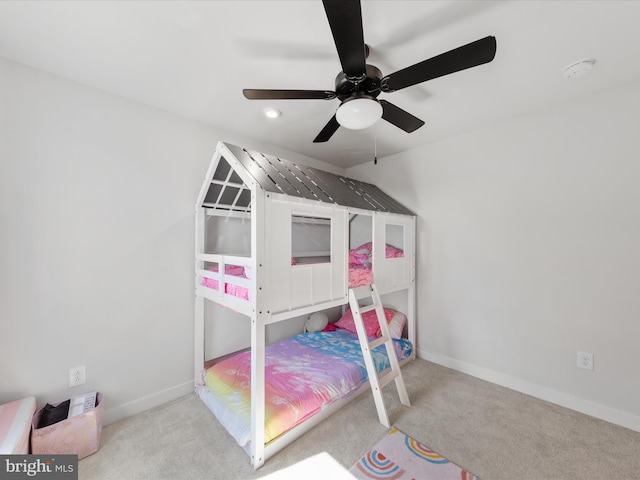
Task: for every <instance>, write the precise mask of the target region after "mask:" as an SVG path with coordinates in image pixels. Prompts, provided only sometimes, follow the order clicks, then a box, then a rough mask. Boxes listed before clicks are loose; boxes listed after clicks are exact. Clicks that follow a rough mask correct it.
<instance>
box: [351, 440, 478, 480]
mask: <svg viewBox="0 0 640 480" xmlns="http://www.w3.org/2000/svg"><path fill="white" fill-rule="evenodd" d="M349 471H350V472H351V474H352V475H353V476H355V477H356V478H359V479H363V480H365V479H370V478H376V479H385V480H405V479H411V480H449V479H452V480H454V479H455V480H479V479H478V477H476V476H474V475H472V474H471V473H469V472H467V471H466V470H463V469H462V468H460V467H459V466H457V465H456V464H454V463H451V462H450V461H449V460H447V459H446V458H444V457H442V456H441V455H438V454H437V453H436V452H434V451H433V450H431V449H430V448H428V447H427V446H426V445H423V444H421V443H420V442H418V441H417V440H414V439H413V438H411V437H409V436H408V435H405V434H404V433H402V432H401V431H400V430H398V429H396V428H392V429H391V430H389V432H387V434H386V435H385V436H384V438H383V439H382V440H380V441H379V442H378V443H376V444H375V445H374V446H373V448H372V449H371V450H369V451H368V452H367V453H365V454H364V456H363V457H362V458H361V459H360V460H358V461H357V462H356V464H355V465H354V466H353V467H351V470H349Z"/></svg>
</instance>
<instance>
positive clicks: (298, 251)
mask: <svg viewBox="0 0 640 480" xmlns="http://www.w3.org/2000/svg"><path fill="white" fill-rule="evenodd" d="M330 262H331V218H329V217H311V216H307V215H297V214H293V215H291V265H309V264H314V263H330Z"/></svg>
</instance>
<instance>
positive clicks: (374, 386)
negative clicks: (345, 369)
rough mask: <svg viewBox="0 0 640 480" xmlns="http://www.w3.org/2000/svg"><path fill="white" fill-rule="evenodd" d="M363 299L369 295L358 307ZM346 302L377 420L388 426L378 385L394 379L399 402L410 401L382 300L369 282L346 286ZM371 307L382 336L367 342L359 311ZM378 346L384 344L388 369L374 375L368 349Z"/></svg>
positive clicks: (375, 372) (405, 402)
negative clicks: (347, 299) (355, 332)
mask: <svg viewBox="0 0 640 480" xmlns="http://www.w3.org/2000/svg"><path fill="white" fill-rule="evenodd" d="M364 298H371V301H372V303H371V304H370V305H366V306H361V305H360V302H359V300H361V299H364ZM349 305H350V307H351V310H352V312H353V320H354V322H355V324H356V330H357V332H358V340H359V341H360V348H361V349H362V356H363V358H364V363H365V366H366V368H367V374H368V375H369V382H370V384H371V391H372V393H373V399H374V400H375V402H376V410H377V411H378V419H379V420H380V423H382V424H383V425H385V426H386V427H389V426H391V425H390V423H389V417H388V415H387V409H386V408H385V406H384V399H383V398H382V388H383V387H384V386H385V385H387V384H388V383H389V382H390V381H391V380H394V379H395V380H396V388H397V389H398V395H399V397H400V402H401V403H402V404H403V405H406V406H410V405H411V404H410V402H409V395H408V394H407V389H406V387H405V385H404V380H403V378H402V373H401V372H400V365H399V364H398V357H397V356H396V352H395V349H394V347H393V339H392V338H391V336H390V335H389V327H388V325H387V319H386V318H385V317H384V312H383V308H382V301H381V300H380V295H379V294H378V289H377V288H376V286H375V285H373V284H371V285H367V286H364V287H357V288H352V289H349ZM372 310H375V311H376V318H377V320H378V324H379V326H380V332H381V334H382V336H381V337H380V338H376V339H375V340H373V341H371V342H370V341H369V339H368V338H367V334H366V331H365V327H364V322H363V321H362V314H363V313H367V312H370V311H372ZM380 345H384V346H385V347H386V352H387V357H388V358H389V369H388V370H385V371H384V372H381V374H380V375H378V372H377V371H376V367H375V362H374V360H373V356H372V350H373V349H374V348H376V347H378V346H380Z"/></svg>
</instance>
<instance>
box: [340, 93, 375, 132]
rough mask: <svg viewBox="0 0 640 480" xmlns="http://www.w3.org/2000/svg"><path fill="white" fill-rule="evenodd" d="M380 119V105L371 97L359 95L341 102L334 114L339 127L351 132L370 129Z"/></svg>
mask: <svg viewBox="0 0 640 480" xmlns="http://www.w3.org/2000/svg"><path fill="white" fill-rule="evenodd" d="M380 118H382V105H380V102H378V100H376V99H375V98H373V97H370V96H368V95H361V96H357V97H353V98H349V99H347V100H345V101H344V102H342V104H341V105H340V106H339V107H338V111H337V112H336V120H337V121H338V123H339V124H340V125H342V126H343V127H345V128H349V129H351V130H362V129H363V128H367V127H370V126H371V125H373V124H374V123H376V122H377V121H378V120H380Z"/></svg>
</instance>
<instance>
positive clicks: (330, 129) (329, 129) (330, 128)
mask: <svg viewBox="0 0 640 480" xmlns="http://www.w3.org/2000/svg"><path fill="white" fill-rule="evenodd" d="M339 127H340V124H339V123H338V120H336V116H335V115H334V116H333V117H331V120H329V123H327V124H326V125H325V126H324V128H323V129H322V130H321V131H320V133H319V134H318V136H317V137H316V138H314V139H313V143H322V142H326V141H327V140H329V139H330V138H331V136H332V135H333V134H334V133H336V130H338V128H339Z"/></svg>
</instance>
